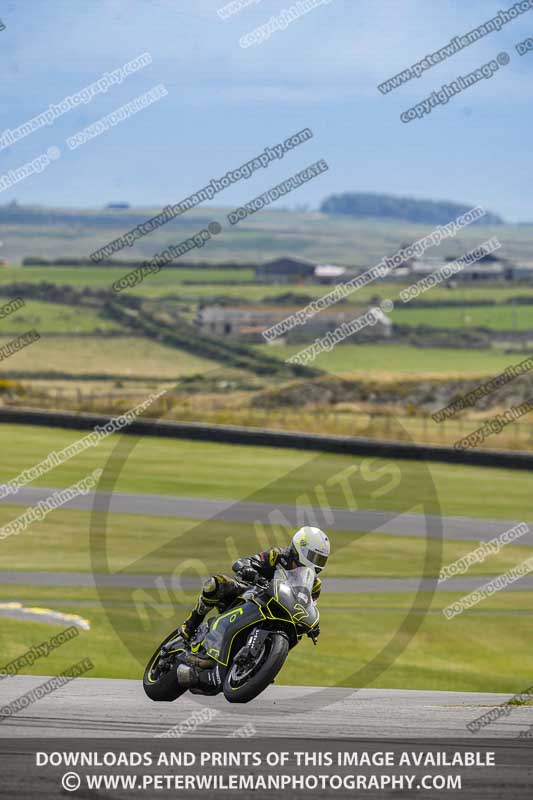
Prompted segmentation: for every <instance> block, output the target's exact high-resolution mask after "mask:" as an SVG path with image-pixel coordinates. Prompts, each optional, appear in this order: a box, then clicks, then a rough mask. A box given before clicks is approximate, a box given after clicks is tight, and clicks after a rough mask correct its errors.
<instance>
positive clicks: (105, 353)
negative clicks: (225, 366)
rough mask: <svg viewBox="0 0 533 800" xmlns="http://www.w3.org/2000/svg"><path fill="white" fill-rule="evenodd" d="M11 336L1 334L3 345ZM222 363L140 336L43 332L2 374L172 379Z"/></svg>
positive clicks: (1, 367) (8, 362)
mask: <svg viewBox="0 0 533 800" xmlns="http://www.w3.org/2000/svg"><path fill="white" fill-rule="evenodd" d="M28 327H29V326H26V330H28ZM1 330H2V329H1V328H0V331H1ZM38 330H39V329H38ZM11 339H12V337H9V336H0V346H2V345H5V344H7V342H9V341H11ZM219 367H220V365H218V364H217V363H216V362H215V361H211V360H209V359H207V358H201V357H200V356H195V355H192V354H191V353H186V352H184V351H183V350H177V349H175V348H173V347H169V346H167V345H165V344H160V343H159V342H156V341H153V340H152V339H145V338H143V337H141V336H110V337H102V336H79V337H76V336H71V337H69V336H54V335H53V334H46V333H44V334H43V335H42V336H41V338H40V339H39V340H38V341H37V342H34V343H33V344H31V345H30V346H28V347H25V348H23V349H22V350H19V351H18V352H17V353H15V354H14V355H12V356H11V357H10V358H9V359H5V360H4V361H2V362H0V374H4V375H7V376H8V375H9V374H10V373H11V372H12V370H17V371H19V370H20V371H23V372H27V373H30V374H31V373H40V372H43V371H48V370H50V371H54V372H65V373H68V374H70V375H79V376H80V377H81V376H82V375H86V374H99V375H108V376H109V377H110V378H114V377H116V376H120V375H128V376H132V377H135V376H147V377H150V376H153V377H154V379H156V378H161V379H166V380H171V379H174V378H179V377H181V376H182V375H190V374H194V373H201V372H206V371H208V370H212V369H215V368H219Z"/></svg>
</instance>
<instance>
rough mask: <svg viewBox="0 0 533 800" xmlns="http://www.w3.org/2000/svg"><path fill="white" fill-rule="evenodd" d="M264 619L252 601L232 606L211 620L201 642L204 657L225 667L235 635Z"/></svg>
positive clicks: (261, 612)
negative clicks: (206, 656)
mask: <svg viewBox="0 0 533 800" xmlns="http://www.w3.org/2000/svg"><path fill="white" fill-rule="evenodd" d="M264 619H266V617H265V615H264V613H263V611H262V610H261V608H260V607H259V606H258V605H257V603H255V602H254V601H253V600H249V601H247V602H245V603H242V604H241V605H238V606H233V607H232V608H230V609H229V611H225V612H224V613H223V614H220V615H219V616H218V617H216V618H215V619H214V620H213V622H212V624H211V625H210V626H209V632H208V634H207V635H206V637H205V639H204V640H203V642H202V648H203V650H205V653H206V655H208V656H209V657H210V658H212V659H213V660H214V661H216V662H217V663H218V664H222V666H224V667H227V665H228V662H229V658H230V654H231V648H232V645H233V640H234V639H235V637H236V636H237V634H238V633H240V632H241V631H243V630H245V629H246V628H249V627H250V626H251V625H257V623H258V622H261V621H262V620H264Z"/></svg>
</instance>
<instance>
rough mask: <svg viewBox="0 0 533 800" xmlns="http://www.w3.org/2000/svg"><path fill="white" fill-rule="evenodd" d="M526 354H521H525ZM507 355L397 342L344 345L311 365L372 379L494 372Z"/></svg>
mask: <svg viewBox="0 0 533 800" xmlns="http://www.w3.org/2000/svg"><path fill="white" fill-rule="evenodd" d="M259 346H260V347H261V348H262V349H264V348H267V347H268V351H267V352H269V353H272V354H274V355H276V356H277V357H278V358H281V359H284V360H285V359H287V358H289V356H291V355H294V353H297V352H298V351H299V350H301V349H302V348H303V347H305V345H290V346H289V345H274V346H272V345H259ZM525 355H526V354H524V357H525ZM513 359H516V360H519V356H516V355H515V356H509V355H507V354H505V353H504V352H503V351H501V350H474V349H464V350H463V349H458V350H457V349H452V348H442V347H431V348H429V347H428V348H424V347H410V346H408V345H397V344H383V345H376V344H368V345H357V344H343V345H339V346H338V347H334V348H333V350H331V352H329V353H321V354H320V355H319V356H318V358H317V359H316V360H315V361H314V362H313V366H316V367H318V368H319V369H323V370H324V371H325V372H329V373H331V374H332V375H343V376H349V375H352V376H354V377H365V378H368V377H369V375H371V376H372V377H373V378H380V377H387V376H389V375H390V376H393V375H421V376H423V375H434V376H438V375H447V376H453V375H457V376H468V377H475V376H480V377H481V376H484V375H495V374H497V373H498V372H500V371H503V370H504V369H505V368H506V367H508V366H509V363H510V360H513Z"/></svg>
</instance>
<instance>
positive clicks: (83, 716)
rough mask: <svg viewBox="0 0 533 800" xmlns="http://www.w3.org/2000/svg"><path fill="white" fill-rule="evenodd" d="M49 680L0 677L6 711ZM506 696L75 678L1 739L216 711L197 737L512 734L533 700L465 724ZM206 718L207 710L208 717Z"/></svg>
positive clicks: (160, 727) (156, 729) (141, 730)
mask: <svg viewBox="0 0 533 800" xmlns="http://www.w3.org/2000/svg"><path fill="white" fill-rule="evenodd" d="M46 680H47V678H46V677H33V676H32V677H30V676H16V677H13V678H6V679H4V680H2V681H0V707H2V706H4V705H5V704H6V703H9V702H10V701H12V700H14V699H16V698H18V697H20V696H21V695H23V694H25V693H26V692H28V691H29V690H31V689H33V688H35V687H37V686H39V685H40V684H41V683H44V682H45V681H46ZM509 698H510V696H509V695H504V694H478V693H466V692H428V691H407V690H400V689H398V690H396V689H362V690H354V689H342V688H324V689H320V688H318V687H315V688H313V687H303V686H271V687H270V688H269V689H267V690H266V691H265V692H264V693H263V694H262V695H261V696H260V697H259V698H257V700H254V701H252V702H251V703H249V704H247V705H242V706H240V705H231V704H229V703H227V701H226V700H225V699H224V697H222V696H220V695H219V696H218V697H211V698H209V697H201V696H199V695H197V696H196V697H194V696H193V695H191V694H186V695H184V697H182V698H180V699H179V700H177V701H176V702H175V703H153V702H152V701H150V700H148V698H147V697H146V696H145V694H144V691H143V688H142V684H141V681H140V680H139V681H132V680H110V679H103V678H93V679H91V678H78V679H77V680H75V681H72V682H71V683H69V684H67V685H66V686H63V687H62V688H61V689H59V690H57V691H55V692H53V693H52V694H50V695H47V696H46V697H43V698H42V699H41V700H38V701H37V702H35V703H33V704H32V705H30V706H28V707H27V708H26V709H24V710H23V711H20V712H19V713H17V714H14V715H13V716H10V717H7V718H4V720H3V721H2V724H1V725H0V738H4V737H5V738H11V737H15V736H16V737H29V736H31V737H72V738H76V737H151V736H158V735H161V734H163V733H165V732H166V731H168V729H169V728H171V727H173V726H175V725H179V724H180V723H184V722H185V721H186V720H188V719H189V718H191V715H192V714H193V712H194V711H199V710H201V709H205V708H206V707H208V708H210V709H213V711H215V712H216V713H215V714H214V716H213V715H212V718H211V720H210V721H208V722H205V723H200V724H198V723H195V724H194V725H193V726H192V727H191V729H190V731H189V733H187V734H186V735H192V736H202V737H203V736H214V737H217V738H218V737H226V736H231V735H232V734H233V733H234V732H235V731H236V729H238V728H240V727H242V726H248V725H250V723H251V724H252V725H253V726H254V729H255V733H254V735H256V736H260V737H261V736H262V737H281V736H285V737H290V738H293V737H294V738H299V739H302V738H318V739H330V738H335V737H338V738H343V739H344V738H354V739H355V738H369V739H376V738H377V739H379V738H384V739H387V738H395V737H399V738H402V739H407V738H410V737H411V738H426V739H427V738H429V737H439V738H450V739H453V738H463V739H464V738H469V737H471V738H472V741H473V742H474V741H476V740H478V739H480V738H484V737H486V738H490V737H492V738H493V739H494V738H500V737H506V738H509V737H511V738H516V737H517V736H518V735H519V733H520V731H522V730H525V729H527V728H529V726H531V725H533V706H519V707H512V711H511V713H510V714H509V715H508V716H503V717H501V718H500V719H498V720H496V721H495V722H493V723H492V724H490V725H488V726H486V727H485V728H482V729H481V731H480V732H479V733H477V734H475V735H473V734H471V733H470V732H469V731H468V729H467V728H466V725H467V723H468V722H471V721H472V720H474V719H476V718H477V717H479V716H481V715H482V714H484V713H486V712H487V711H488V710H490V708H494V707H495V706H498V705H500V704H502V703H504V702H506V701H507V700H509ZM206 716H207V715H206Z"/></svg>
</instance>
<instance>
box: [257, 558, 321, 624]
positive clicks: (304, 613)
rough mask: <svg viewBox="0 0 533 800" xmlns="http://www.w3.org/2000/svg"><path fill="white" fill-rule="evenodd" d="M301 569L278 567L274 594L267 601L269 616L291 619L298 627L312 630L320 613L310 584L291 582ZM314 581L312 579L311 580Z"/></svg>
mask: <svg viewBox="0 0 533 800" xmlns="http://www.w3.org/2000/svg"><path fill="white" fill-rule="evenodd" d="M298 573H301V569H298V570H289V571H286V570H285V569H283V567H278V568H277V569H276V573H275V575H274V581H273V583H274V594H273V597H271V598H270V599H269V600H268V602H267V603H266V609H265V610H267V611H268V616H269V618H272V619H282V620H285V621H290V622H292V624H293V625H294V626H295V628H296V627H300V626H303V627H304V628H307V629H309V630H311V628H314V627H315V625H317V624H318V621H319V618H320V615H319V612H318V609H317V607H316V605H315V603H314V601H313V600H312V597H311V588H310V586H309V585H305V582H304V581H303V582H302V583H303V584H304V585H301V586H299V585H297V584H296V583H291V580H293V578H292V576H294V575H296V574H298ZM311 583H312V581H311Z"/></svg>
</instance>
